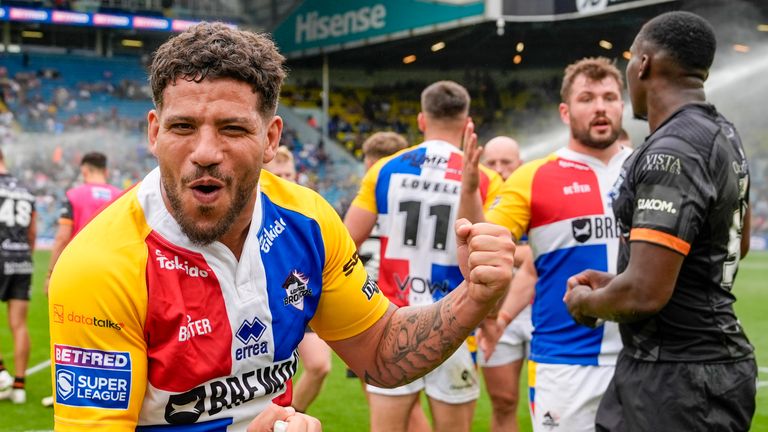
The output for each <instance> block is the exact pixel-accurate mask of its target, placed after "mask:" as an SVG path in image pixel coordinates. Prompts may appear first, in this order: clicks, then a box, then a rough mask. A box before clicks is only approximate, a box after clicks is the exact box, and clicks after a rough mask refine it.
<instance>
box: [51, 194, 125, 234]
mask: <svg viewBox="0 0 768 432" xmlns="http://www.w3.org/2000/svg"><path fill="white" fill-rule="evenodd" d="M121 192H122V191H121V190H120V189H118V188H116V187H115V186H112V185H110V184H92V183H86V184H82V185H80V186H77V187H74V188H72V189H70V190H68V191H67V194H66V195H67V199H66V200H65V202H64V206H63V207H62V209H61V212H60V214H59V223H71V224H72V236H73V237H74V235H75V234H77V233H78V231H80V230H81V229H83V226H85V224H86V223H88V221H90V220H91V219H93V217H94V216H96V213H98V211H99V210H101V209H102V208H103V207H104V206H105V205H107V203H109V202H110V201H112V200H114V199H115V198H117V196H118V195H120V193H121Z"/></svg>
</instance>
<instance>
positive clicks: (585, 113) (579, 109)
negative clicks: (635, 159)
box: [560, 75, 624, 149]
mask: <svg viewBox="0 0 768 432" xmlns="http://www.w3.org/2000/svg"><path fill="white" fill-rule="evenodd" d="M623 111H624V102H623V101H622V99H621V88H619V83H618V82H617V81H616V80H615V79H613V78H611V77H605V78H603V79H602V80H600V81H594V80H591V79H589V78H587V77H586V76H584V75H578V76H577V77H576V78H575V79H574V81H573V85H572V87H571V94H570V96H569V98H568V101H567V103H564V104H561V105H560V114H561V117H562V119H563V121H565V122H566V123H567V124H568V125H570V128H571V136H572V137H573V138H574V139H575V140H576V141H577V142H579V143H580V144H582V145H584V146H586V147H591V148H596V149H604V148H607V147H609V146H610V145H611V144H613V143H614V142H615V141H616V138H618V136H619V133H620V132H621V116H622V112H623Z"/></svg>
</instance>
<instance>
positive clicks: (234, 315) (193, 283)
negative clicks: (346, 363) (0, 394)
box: [49, 169, 389, 431]
mask: <svg viewBox="0 0 768 432" xmlns="http://www.w3.org/2000/svg"><path fill="white" fill-rule="evenodd" d="M257 194H258V197H257V200H256V204H255V207H254V214H253V220H252V222H251V225H250V228H249V232H248V233H247V238H246V240H245V245H244V248H243V252H242V255H241V257H240V259H239V260H237V259H236V258H235V256H234V255H233V254H232V252H231V251H230V249H229V248H227V247H225V246H224V245H223V244H221V243H218V242H214V243H212V244H210V245H207V246H199V245H195V244H192V243H191V242H190V241H189V240H188V239H187V238H186V236H185V235H184V234H183V233H182V231H181V229H180V227H179V226H178V224H177V223H176V220H175V219H174V218H173V217H172V216H171V214H170V213H169V212H168V210H167V209H166V207H165V205H164V203H163V199H162V195H161V189H160V173H159V170H158V169H155V170H154V171H152V172H151V173H150V174H149V175H147V177H145V179H144V180H143V181H142V182H141V183H140V184H139V185H137V186H136V187H134V188H132V189H131V190H129V191H128V192H126V193H125V194H124V195H123V196H122V197H120V198H118V199H117V200H116V201H115V202H114V203H112V204H111V205H110V206H109V207H107V208H106V209H104V210H103V211H102V212H101V213H100V214H99V215H98V216H96V217H95V218H94V219H93V220H92V221H91V222H90V223H88V224H87V225H86V226H85V228H84V229H83V230H82V231H81V232H80V234H78V235H77V236H76V237H75V238H74V239H73V240H72V242H71V243H70V245H69V246H68V247H67V248H66V250H65V251H64V253H63V254H62V255H61V258H60V259H59V261H58V263H57V265H56V268H55V269H54V272H53V275H52V278H51V297H50V301H49V304H50V306H49V313H50V316H51V321H50V322H51V345H52V353H51V358H52V359H53V383H54V389H55V399H56V410H55V413H56V414H55V421H56V430H59V431H66V430H74V429H81V428H84V427H91V428H95V429H102V428H103V429H108V430H115V431H122V430H125V431H128V430H134V429H136V426H137V424H138V425H139V427H138V429H137V430H143V431H155V430H157V431H160V430H162V431H169V430H195V431H243V430H245V428H246V426H247V425H248V423H249V422H250V421H251V420H252V419H253V418H254V417H255V416H256V415H257V414H258V413H259V412H261V411H262V410H263V408H264V407H265V406H266V404H268V403H269V401H270V400H271V399H273V398H274V397H275V396H277V395H280V394H281V393H283V392H284V391H285V388H286V382H287V381H288V380H289V379H290V378H291V376H292V375H293V374H294V372H295V371H296V366H297V356H296V347H297V345H298V343H299V341H300V340H301V339H302V337H303V336H304V328H305V327H306V325H307V324H308V323H311V326H312V328H313V329H314V330H315V331H316V332H317V333H318V334H319V335H320V336H321V337H322V338H324V339H326V340H340V339H345V338H349V337H352V336H355V335H357V334H359V333H360V332H362V331H364V330H366V329H367V328H369V327H370V326H371V325H373V324H374V323H375V322H376V321H377V320H378V319H380V318H381V316H382V315H383V314H384V312H385V311H386V310H387V308H388V305H389V302H388V301H387V299H386V298H385V297H384V296H383V295H382V294H381V292H380V291H379V290H378V288H377V287H376V285H375V283H374V282H372V281H371V280H369V279H368V278H367V276H366V273H365V270H364V268H363V266H362V264H361V263H360V262H359V259H358V258H357V254H356V251H355V244H354V242H353V241H352V239H351V238H350V237H349V234H348V232H347V230H346V229H345V227H344V225H343V223H342V222H341V220H340V219H339V217H338V215H337V214H336V212H335V211H334V210H333V208H332V207H331V206H330V205H329V204H328V203H327V202H325V201H324V200H323V199H322V198H321V197H320V196H319V195H318V194H316V193H315V192H313V191H311V190H309V189H307V188H304V187H302V186H298V185H295V184H292V183H289V182H287V181H284V180H281V179H279V178H277V177H275V176H274V175H272V174H270V173H268V172H266V171H262V174H261V179H260V181H259V190H258V191H257Z"/></svg>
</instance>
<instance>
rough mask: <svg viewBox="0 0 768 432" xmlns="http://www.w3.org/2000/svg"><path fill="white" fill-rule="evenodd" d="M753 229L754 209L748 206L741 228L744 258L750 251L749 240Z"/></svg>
mask: <svg viewBox="0 0 768 432" xmlns="http://www.w3.org/2000/svg"><path fill="white" fill-rule="evenodd" d="M751 231H752V209H751V208H749V207H747V213H746V214H745V215H744V225H743V226H742V228H741V258H742V259H743V258H744V257H745V256H747V253H749V241H750V238H749V237H750V235H751Z"/></svg>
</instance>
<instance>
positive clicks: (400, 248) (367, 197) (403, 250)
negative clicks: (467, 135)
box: [352, 140, 502, 306]
mask: <svg viewBox="0 0 768 432" xmlns="http://www.w3.org/2000/svg"><path fill="white" fill-rule="evenodd" d="M462 166H463V153H462V152H461V150H459V149H458V148H457V147H456V146H454V145H453V144H450V143H448V142H445V141H439V140H430V141H425V142H424V143H422V144H420V145H417V146H413V147H410V148H407V149H404V150H401V151H400V152H398V153H395V154H394V155H391V156H389V157H387V158H383V159H381V160H380V161H378V162H377V163H376V164H374V166H372V167H371V169H369V170H368V172H367V173H366V175H365V177H364V178H363V182H362V185H361V187H360V192H359V193H358V195H357V197H356V198H355V200H354V201H353V202H352V205H353V206H356V207H359V208H362V209H364V210H367V211H369V212H371V213H375V214H377V215H378V233H379V235H380V241H381V253H380V262H379V278H378V283H379V287H380V288H381V290H382V292H383V293H384V294H385V295H386V296H387V297H389V299H390V301H392V302H393V303H395V304H396V305H398V306H406V305H425V304H432V303H434V302H435V301H437V300H439V299H441V298H442V297H444V296H445V295H446V294H448V293H449V292H451V291H452V290H453V289H455V288H456V287H457V286H458V285H459V284H460V283H461V282H462V281H463V280H464V278H463V277H462V275H461V271H460V270H459V266H458V262H457V258H456V233H455V231H454V229H453V223H454V221H455V219H456V214H457V211H458V206H459V198H460V191H461V171H462ZM501 184H502V181H501V177H500V176H499V175H498V174H496V173H495V172H494V171H492V170H490V169H488V168H487V167H484V166H481V167H480V186H479V189H480V194H481V197H482V200H483V203H484V205H485V208H488V207H489V206H490V203H491V202H492V201H493V199H494V198H495V197H496V194H497V193H498V191H499V189H500V188H501Z"/></svg>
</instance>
